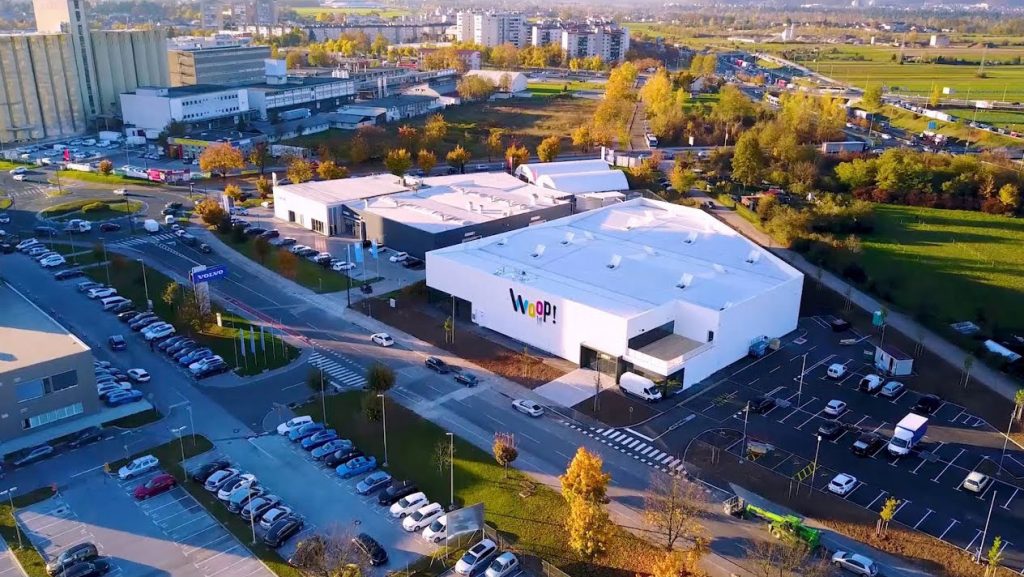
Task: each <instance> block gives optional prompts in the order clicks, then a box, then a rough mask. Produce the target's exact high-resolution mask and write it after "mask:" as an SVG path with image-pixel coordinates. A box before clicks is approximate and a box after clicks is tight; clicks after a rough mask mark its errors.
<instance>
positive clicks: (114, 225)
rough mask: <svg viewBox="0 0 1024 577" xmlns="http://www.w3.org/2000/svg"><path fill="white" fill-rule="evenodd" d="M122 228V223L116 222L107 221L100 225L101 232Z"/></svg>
mask: <svg viewBox="0 0 1024 577" xmlns="http://www.w3.org/2000/svg"><path fill="white" fill-rule="evenodd" d="M119 230H121V225H119V224H117V223H116V222H105V223H103V224H101V225H100V232H116V231H119Z"/></svg>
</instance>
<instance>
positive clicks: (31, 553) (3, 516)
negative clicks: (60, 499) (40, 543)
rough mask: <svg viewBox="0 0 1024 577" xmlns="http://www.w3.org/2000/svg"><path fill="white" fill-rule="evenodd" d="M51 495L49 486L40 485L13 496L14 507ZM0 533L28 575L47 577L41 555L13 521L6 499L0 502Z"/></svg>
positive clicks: (36, 501)
mask: <svg viewBox="0 0 1024 577" xmlns="http://www.w3.org/2000/svg"><path fill="white" fill-rule="evenodd" d="M52 496H53V491H52V490H51V489H50V488H49V487H40V488H39V489H36V490H35V491H31V492H29V493H25V494H24V495H21V496H19V497H15V498H14V506H15V508H19V507H28V506H29V505H33V504H35V503H38V502H40V501H45V500H47V499H49V498H50V497H52ZM19 533H20V534H21V542H22V544H23V545H24V547H21V548H19V547H18V534H19ZM0 535H2V536H3V538H4V541H7V546H8V547H10V548H11V551H13V552H14V556H15V557H17V558H18V562H19V563H21V566H22V567H23V568H24V569H25V573H27V574H28V577H48V575H47V573H46V562H45V561H43V557H42V556H41V555H40V554H39V552H38V551H36V548H35V547H33V546H32V543H31V542H30V541H29V539H28V536H27V535H25V534H24V533H23V532H22V531H21V527H20V526H18V525H16V523H15V522H14V511H13V510H12V509H11V505H10V502H9V501H8V500H6V499H4V501H3V503H2V504H0Z"/></svg>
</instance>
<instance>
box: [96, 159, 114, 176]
mask: <svg viewBox="0 0 1024 577" xmlns="http://www.w3.org/2000/svg"><path fill="white" fill-rule="evenodd" d="M96 168H97V170H99V171H100V174H103V175H108V174H110V173H111V172H114V163H113V162H110V161H109V160H107V159H105V158H104V159H103V160H101V161H100V163H99V166H97V167H96Z"/></svg>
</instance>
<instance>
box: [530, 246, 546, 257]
mask: <svg viewBox="0 0 1024 577" xmlns="http://www.w3.org/2000/svg"><path fill="white" fill-rule="evenodd" d="M545 248H547V247H545V246H544V245H542V244H538V245H537V246H536V248H534V249H533V252H532V253H530V256H532V257H533V258H540V256H541V255H542V254H544V249H545Z"/></svg>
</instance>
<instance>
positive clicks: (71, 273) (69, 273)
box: [53, 269, 85, 280]
mask: <svg viewBox="0 0 1024 577" xmlns="http://www.w3.org/2000/svg"><path fill="white" fill-rule="evenodd" d="M80 276H85V271H84V270H81V269H68V270H61V271H57V272H55V273H53V278H54V279H56V280H67V279H69V278H78V277H80Z"/></svg>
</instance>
